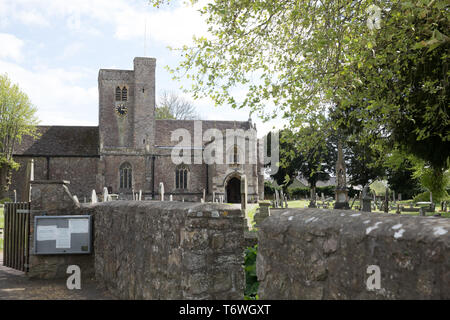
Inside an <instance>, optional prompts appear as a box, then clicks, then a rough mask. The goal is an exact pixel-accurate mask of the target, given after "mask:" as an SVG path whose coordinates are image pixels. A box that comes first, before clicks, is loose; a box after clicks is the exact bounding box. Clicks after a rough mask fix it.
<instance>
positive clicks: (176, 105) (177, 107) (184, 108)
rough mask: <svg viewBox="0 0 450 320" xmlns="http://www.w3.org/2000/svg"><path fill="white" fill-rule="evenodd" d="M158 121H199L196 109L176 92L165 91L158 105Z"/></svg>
mask: <svg viewBox="0 0 450 320" xmlns="http://www.w3.org/2000/svg"><path fill="white" fill-rule="evenodd" d="M156 119H178V120H195V119H199V115H198V114H197V112H196V110H195V107H194V106H193V105H192V104H191V103H190V102H189V101H187V100H186V99H184V98H182V97H179V96H177V95H176V94H175V93H174V92H169V91H163V92H162V93H161V95H160V97H159V101H158V103H157V105H156Z"/></svg>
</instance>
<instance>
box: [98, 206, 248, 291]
mask: <svg viewBox="0 0 450 320" xmlns="http://www.w3.org/2000/svg"><path fill="white" fill-rule="evenodd" d="M90 213H91V214H92V215H93V217H94V226H95V235H94V239H95V241H94V248H95V273H96V278H97V280H98V281H100V282H101V283H102V284H104V285H105V286H106V287H107V288H108V289H109V290H110V291H111V292H112V293H113V294H114V295H116V296H118V297H120V298H122V299H242V298H243V296H244V270H243V263H244V257H243V253H244V217H243V216H242V214H241V211H240V210H239V209H232V207H231V206H229V205H219V204H200V203H187V202H185V203H182V202H159V201H112V202H106V203H98V204H97V205H94V206H92V207H91V208H90Z"/></svg>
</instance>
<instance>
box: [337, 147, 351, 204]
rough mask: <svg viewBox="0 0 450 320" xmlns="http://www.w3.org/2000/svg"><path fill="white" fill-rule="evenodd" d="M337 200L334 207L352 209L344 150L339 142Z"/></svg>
mask: <svg viewBox="0 0 450 320" xmlns="http://www.w3.org/2000/svg"><path fill="white" fill-rule="evenodd" d="M336 178H337V185H336V202H335V203H334V209H345V210H348V209H350V206H349V204H348V191H347V177H346V168H345V161H344V153H343V151H342V143H341V141H339V142H338V159H337V161H336Z"/></svg>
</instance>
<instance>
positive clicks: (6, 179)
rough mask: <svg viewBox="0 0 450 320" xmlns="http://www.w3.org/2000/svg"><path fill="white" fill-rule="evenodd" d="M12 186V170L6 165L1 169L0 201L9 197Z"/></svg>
mask: <svg viewBox="0 0 450 320" xmlns="http://www.w3.org/2000/svg"><path fill="white" fill-rule="evenodd" d="M10 184H11V169H10V168H9V167H8V166H7V165H4V166H2V167H0V200H1V199H4V198H6V197H8V191H9V185H10Z"/></svg>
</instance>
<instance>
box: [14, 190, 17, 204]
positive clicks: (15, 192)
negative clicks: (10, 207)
mask: <svg viewBox="0 0 450 320" xmlns="http://www.w3.org/2000/svg"><path fill="white" fill-rule="evenodd" d="M14 202H17V191H16V189H14Z"/></svg>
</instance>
